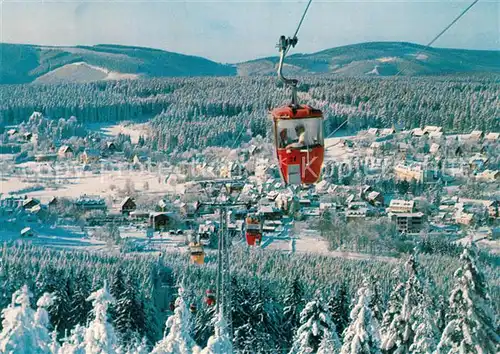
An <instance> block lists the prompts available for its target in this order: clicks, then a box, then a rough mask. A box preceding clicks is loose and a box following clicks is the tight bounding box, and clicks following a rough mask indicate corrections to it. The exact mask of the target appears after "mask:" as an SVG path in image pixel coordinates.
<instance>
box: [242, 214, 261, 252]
mask: <svg viewBox="0 0 500 354" xmlns="http://www.w3.org/2000/svg"><path fill="white" fill-rule="evenodd" d="M245 238H246V241H247V244H248V245H249V246H255V245H257V246H258V245H260V242H261V241H262V225H261V220H260V218H259V217H257V216H256V215H251V216H248V217H247V218H246V232H245Z"/></svg>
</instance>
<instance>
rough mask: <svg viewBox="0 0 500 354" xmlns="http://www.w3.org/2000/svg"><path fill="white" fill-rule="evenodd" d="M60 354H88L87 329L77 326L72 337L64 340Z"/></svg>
mask: <svg viewBox="0 0 500 354" xmlns="http://www.w3.org/2000/svg"><path fill="white" fill-rule="evenodd" d="M58 354H86V352H85V327H83V326H81V325H79V324H77V325H76V326H75V328H73V329H72V330H71V335H70V336H69V337H66V338H64V339H63V344H62V346H61V349H60V350H59V353H58Z"/></svg>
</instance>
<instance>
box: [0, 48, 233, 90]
mask: <svg viewBox="0 0 500 354" xmlns="http://www.w3.org/2000/svg"><path fill="white" fill-rule="evenodd" d="M0 57H1V63H0V83H2V84H19V83H29V82H33V81H36V82H41V83H45V82H46V83H54V82H66V81H70V82H87V81H96V80H105V79H122V78H132V77H173V76H230V75H236V69H235V68H234V67H232V66H229V65H223V64H219V63H216V62H213V61H211V60H208V59H205V58H201V57H195V56H190V55H183V54H177V53H172V52H167V51H164V50H158V49H150V48H141V47H129V46H120V45H109V44H103V45H96V46H91V47H87V46H76V47H46V46H35V45H20V44H6V43H0ZM75 64H78V65H75ZM129 74H132V75H133V76H132V77H131V76H129Z"/></svg>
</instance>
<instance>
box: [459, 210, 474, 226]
mask: <svg viewBox="0 0 500 354" xmlns="http://www.w3.org/2000/svg"><path fill="white" fill-rule="evenodd" d="M455 222H456V223H457V224H461V225H466V226H468V225H471V224H472V223H473V222H474V214H472V213H466V212H463V211H458V212H457V213H456V214H455Z"/></svg>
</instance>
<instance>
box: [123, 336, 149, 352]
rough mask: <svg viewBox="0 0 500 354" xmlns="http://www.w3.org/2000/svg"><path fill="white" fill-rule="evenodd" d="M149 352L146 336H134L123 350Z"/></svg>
mask: <svg viewBox="0 0 500 354" xmlns="http://www.w3.org/2000/svg"><path fill="white" fill-rule="evenodd" d="M149 353H150V351H149V347H148V341H147V339H146V337H143V338H142V340H138V338H137V337H134V338H133V339H132V340H131V343H130V344H129V345H128V346H127V348H126V350H125V354H149Z"/></svg>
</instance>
